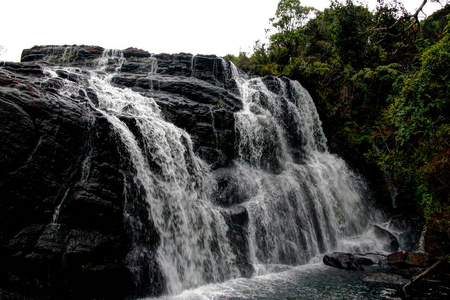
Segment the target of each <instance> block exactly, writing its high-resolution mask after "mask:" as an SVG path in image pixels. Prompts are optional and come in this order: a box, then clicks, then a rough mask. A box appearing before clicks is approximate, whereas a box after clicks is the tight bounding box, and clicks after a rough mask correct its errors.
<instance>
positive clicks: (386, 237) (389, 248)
mask: <svg viewBox="0 0 450 300" xmlns="http://www.w3.org/2000/svg"><path fill="white" fill-rule="evenodd" d="M371 230H372V231H373V233H374V235H375V237H376V238H377V239H379V240H381V241H383V242H384V243H383V250H384V251H386V252H395V251H397V250H398V247H399V246H400V245H399V243H398V240H397V238H396V237H395V236H394V235H393V234H392V233H390V232H389V231H387V230H386V229H383V228H381V227H380V226H378V225H372V229H371Z"/></svg>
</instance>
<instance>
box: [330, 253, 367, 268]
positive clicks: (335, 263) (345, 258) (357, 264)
mask: <svg viewBox="0 0 450 300" xmlns="http://www.w3.org/2000/svg"><path fill="white" fill-rule="evenodd" d="M323 263H324V264H325V265H327V266H331V267H335V268H338V269H344V270H352V271H364V268H363V266H370V265H373V261H372V260H371V259H369V258H366V257H363V256H360V255H354V254H352V253H345V252H333V253H331V254H326V255H324V257H323Z"/></svg>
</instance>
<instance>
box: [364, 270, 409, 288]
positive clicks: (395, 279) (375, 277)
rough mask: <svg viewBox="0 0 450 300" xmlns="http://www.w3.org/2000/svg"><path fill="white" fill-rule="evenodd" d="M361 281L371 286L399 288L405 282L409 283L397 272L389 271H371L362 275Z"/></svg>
mask: <svg viewBox="0 0 450 300" xmlns="http://www.w3.org/2000/svg"><path fill="white" fill-rule="evenodd" d="M362 281H363V282H364V283H367V284H370V285H373V286H383V287H393V288H401V287H403V286H404V285H405V284H407V283H409V280H408V279H405V278H403V277H402V276H400V275H397V274H389V273H372V274H370V275H367V276H364V277H363V279H362Z"/></svg>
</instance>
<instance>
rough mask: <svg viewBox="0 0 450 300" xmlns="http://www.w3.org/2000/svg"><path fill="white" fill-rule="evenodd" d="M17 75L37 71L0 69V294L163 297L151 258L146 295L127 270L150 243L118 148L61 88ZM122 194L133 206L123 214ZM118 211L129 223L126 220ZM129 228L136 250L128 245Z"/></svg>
mask: <svg viewBox="0 0 450 300" xmlns="http://www.w3.org/2000/svg"><path fill="white" fill-rule="evenodd" d="M36 51H37V52H38V50H37V49H36ZM30 55H31V54H30ZM36 55H37V54H36ZM30 59H31V58H30ZM22 66H27V68H29V69H31V70H40V66H37V67H36V66H35V67H30V65H26V64H21V65H14V66H13V67H9V69H7V70H6V69H5V68H1V67H0V73H1V74H2V81H1V82H0V134H1V136H2V143H1V144H0V169H1V170H2V172H0V194H1V195H2V196H1V201H0V228H1V229H2V230H1V231H0V265H1V266H2V267H1V270H0V290H6V291H7V293H8V294H11V295H15V294H20V295H21V296H20V297H18V298H24V299H25V298H26V299H28V298H30V299H40V298H46V297H47V298H49V297H50V298H53V299H68V298H72V299H75V298H78V299H92V298H96V297H97V298H98V297H100V295H102V297H105V290H106V289H107V290H108V291H110V290H111V289H112V290H111V291H113V292H111V293H112V294H115V295H116V296H117V297H119V298H121V297H122V296H123V297H125V296H133V297H141V296H142V297H143V296H147V295H149V294H161V292H162V290H163V288H162V286H163V285H164V279H163V278H162V276H161V272H160V270H159V269H158V267H157V266H155V265H156V263H155V259H156V258H155V257H154V256H153V257H152V256H149V257H148V261H150V262H152V261H153V265H152V263H149V264H148V265H143V266H142V273H146V274H151V275H147V279H148V280H149V282H150V280H153V281H152V282H154V288H153V290H151V289H150V290H149V289H146V290H145V291H144V290H140V289H141V287H136V285H135V283H134V281H133V280H134V279H133V278H134V276H135V275H134V272H135V270H132V269H130V268H128V265H129V262H128V259H129V257H130V255H129V253H132V252H133V253H134V251H135V247H140V249H142V251H146V252H148V253H154V252H155V250H154V249H155V247H156V246H157V243H158V234H157V233H156V232H155V230H154V227H153V224H152V223H151V221H150V220H149V218H148V204H147V202H146V201H145V200H144V199H142V193H141V191H140V188H139V187H138V186H135V185H134V186H133V185H126V184H125V182H132V178H133V177H134V176H135V174H134V173H133V172H134V170H133V169H131V168H130V165H131V164H130V161H129V160H128V159H127V158H125V157H123V156H122V155H121V151H123V145H122V144H121V142H120V139H118V138H117V136H116V134H115V133H114V131H113V130H112V128H111V127H110V124H109V122H108V121H107V120H106V119H105V118H104V117H103V115H101V114H99V113H98V112H96V110H95V109H93V108H92V106H90V105H75V104H74V103H77V102H76V101H78V99H76V100H74V99H72V98H67V97H65V96H63V95H60V94H59V93H58V90H59V89H60V88H61V81H60V80H62V79H59V78H55V79H54V80H53V81H51V80H48V78H43V77H42V76H41V75H42V74H41V73H37V74H35V73H34V72H28V73H27V72H21V71H17V73H14V72H15V71H14V70H21V69H24V67H22ZM59 73H60V76H61V77H60V78H62V77H65V79H67V80H72V81H74V82H79V83H80V82H83V81H84V79H83V78H82V76H83V75H82V74H81V75H78V76H75V77H72V76H73V74H70V73H68V72H59ZM65 79H64V80H65ZM40 83H42V85H41V84H40ZM86 93H87V94H86V95H85V96H87V97H92V98H94V99H95V93H93V92H92V91H91V92H89V91H87V90H86ZM89 94H91V95H90V96H89ZM80 97H81V96H80ZM124 186H126V187H127V190H126V191H124ZM124 193H127V195H129V196H130V199H134V201H135V202H132V203H128V206H127V207H126V208H125V205H124V198H125V194H124ZM125 209H126V210H127V212H128V213H130V214H133V215H134V216H135V218H134V219H131V218H130V219H128V220H126V221H125V220H124V212H125ZM136 224H139V226H140V228H141V231H140V232H139V234H138V235H142V236H141V237H136V238H137V239H138V240H142V241H145V243H144V245H139V243H136V242H135V243H132V237H131V236H130V235H129V230H130V227H132V226H137V225H136ZM143 236H146V238H143ZM148 237H151V238H148ZM150 277H151V278H150ZM111 283H112V284H113V285H114V287H108V284H111ZM86 287H89V289H88V288H86ZM108 291H107V292H106V293H109V292H108ZM80 293H81V294H80ZM108 295H110V294H108ZM123 297H122V298H123Z"/></svg>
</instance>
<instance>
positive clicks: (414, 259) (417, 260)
mask: <svg viewBox="0 0 450 300" xmlns="http://www.w3.org/2000/svg"><path fill="white" fill-rule="evenodd" d="M405 263H406V264H407V265H410V266H417V267H428V266H431V264H432V261H431V259H430V257H429V255H428V254H427V253H425V252H413V251H408V252H406V258H405Z"/></svg>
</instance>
